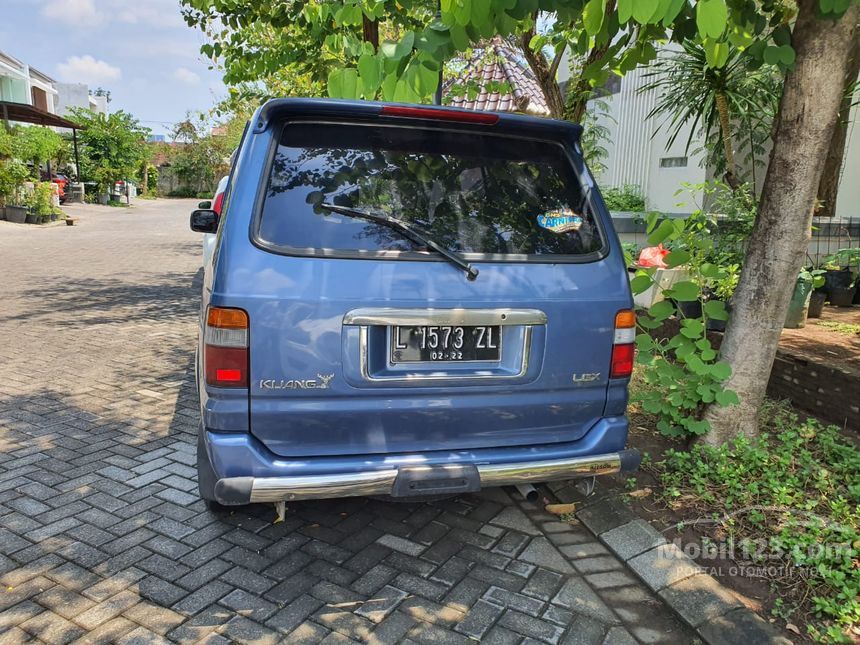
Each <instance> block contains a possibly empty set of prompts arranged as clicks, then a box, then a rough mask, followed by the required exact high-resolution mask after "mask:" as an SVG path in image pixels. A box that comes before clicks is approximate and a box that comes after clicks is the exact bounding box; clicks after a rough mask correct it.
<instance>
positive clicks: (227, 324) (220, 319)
mask: <svg viewBox="0 0 860 645" xmlns="http://www.w3.org/2000/svg"><path fill="white" fill-rule="evenodd" d="M203 343H204V347H203V372H204V374H205V375H206V383H207V385H212V386H215V387H248V314H247V313H245V312H244V311H242V310H241V309H228V308H226V307H210V308H209V310H208V311H207V312H206V331H205V334H204V337H203Z"/></svg>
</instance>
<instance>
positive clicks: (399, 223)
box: [319, 202, 478, 280]
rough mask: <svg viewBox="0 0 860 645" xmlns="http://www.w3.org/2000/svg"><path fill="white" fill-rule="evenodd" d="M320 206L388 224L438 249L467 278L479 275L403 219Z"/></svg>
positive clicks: (356, 210) (407, 235)
mask: <svg viewBox="0 0 860 645" xmlns="http://www.w3.org/2000/svg"><path fill="white" fill-rule="evenodd" d="M319 206H320V207H321V208H324V209H326V210H329V211H332V212H334V213H339V214H340V215H346V216H347V217H360V218H361V219H366V220H369V221H371V222H375V223H377V224H381V225H382V226H387V227H388V228H390V229H393V230H395V231H398V232H399V233H402V234H403V235H404V236H405V237H408V238H409V239H410V240H412V241H413V242H417V243H418V244H422V245H423V246H426V247H428V248H430V249H433V250H434V251H436V253H438V254H439V255H441V256H442V257H444V258H445V259H446V260H448V262H450V263H451V264H453V265H454V266H456V267H459V268H460V269H463V271H465V272H466V278H467V279H469V280H474V279H475V278H477V277H478V270H477V269H476V268H475V267H473V266H472V265H471V264H469V262H468V261H467V260H466V259H465V258H464V257H463V256H462V255H460V254H459V253H457V252H455V251H451V250H450V249H446V248H445V247H444V246H442V245H441V244H439V243H437V242H434V241H433V240H432V239H430V238H429V237H427V236H426V235H425V234H424V233H422V232H421V231H419V230H418V229H416V228H415V227H413V226H412V225H411V224H409V223H407V222H404V221H403V220H399V219H396V218H394V217H389V216H388V215H384V214H382V213H374V212H370V211H364V210H361V209H360V208H350V207H349V206H338V205H337V204H332V203H330V202H322V203H320V204H319Z"/></svg>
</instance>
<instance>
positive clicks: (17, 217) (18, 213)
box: [6, 206, 27, 224]
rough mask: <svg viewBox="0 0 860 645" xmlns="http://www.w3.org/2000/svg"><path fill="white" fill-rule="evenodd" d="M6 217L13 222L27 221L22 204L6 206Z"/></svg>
mask: <svg viewBox="0 0 860 645" xmlns="http://www.w3.org/2000/svg"><path fill="white" fill-rule="evenodd" d="M6 219H7V220H9V221H10V222H14V223H15V224H23V223H24V222H26V221H27V209H26V208H25V207H24V206H7V207H6Z"/></svg>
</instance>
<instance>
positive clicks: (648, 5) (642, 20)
mask: <svg viewBox="0 0 860 645" xmlns="http://www.w3.org/2000/svg"><path fill="white" fill-rule="evenodd" d="M658 4H659V0H636V2H635V3H634V5H633V19H634V20H635V21H636V22H638V23H639V24H641V25H646V24H648V23H649V22H650V21H651V18H652V17H653V16H654V12H655V11H657V5H658Z"/></svg>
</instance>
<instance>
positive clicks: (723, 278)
mask: <svg viewBox="0 0 860 645" xmlns="http://www.w3.org/2000/svg"><path fill="white" fill-rule="evenodd" d="M740 279H741V265H740V264H729V265H727V266H724V267H719V268H718V269H717V271H716V274H715V277H714V278H713V279H712V280H711V283H710V285H709V286H706V287H705V299H706V300H707V301H711V300H718V301H720V302H722V303H724V304H725V306H726V309H727V310H728V309H729V307H730V301H731V298H732V294H733V293H734V292H735V289H736V288H737V286H738V282H739V281H740ZM707 326H708V329H709V330H710V331H725V330H726V321H725V320H716V319H715V318H708V325H707Z"/></svg>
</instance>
